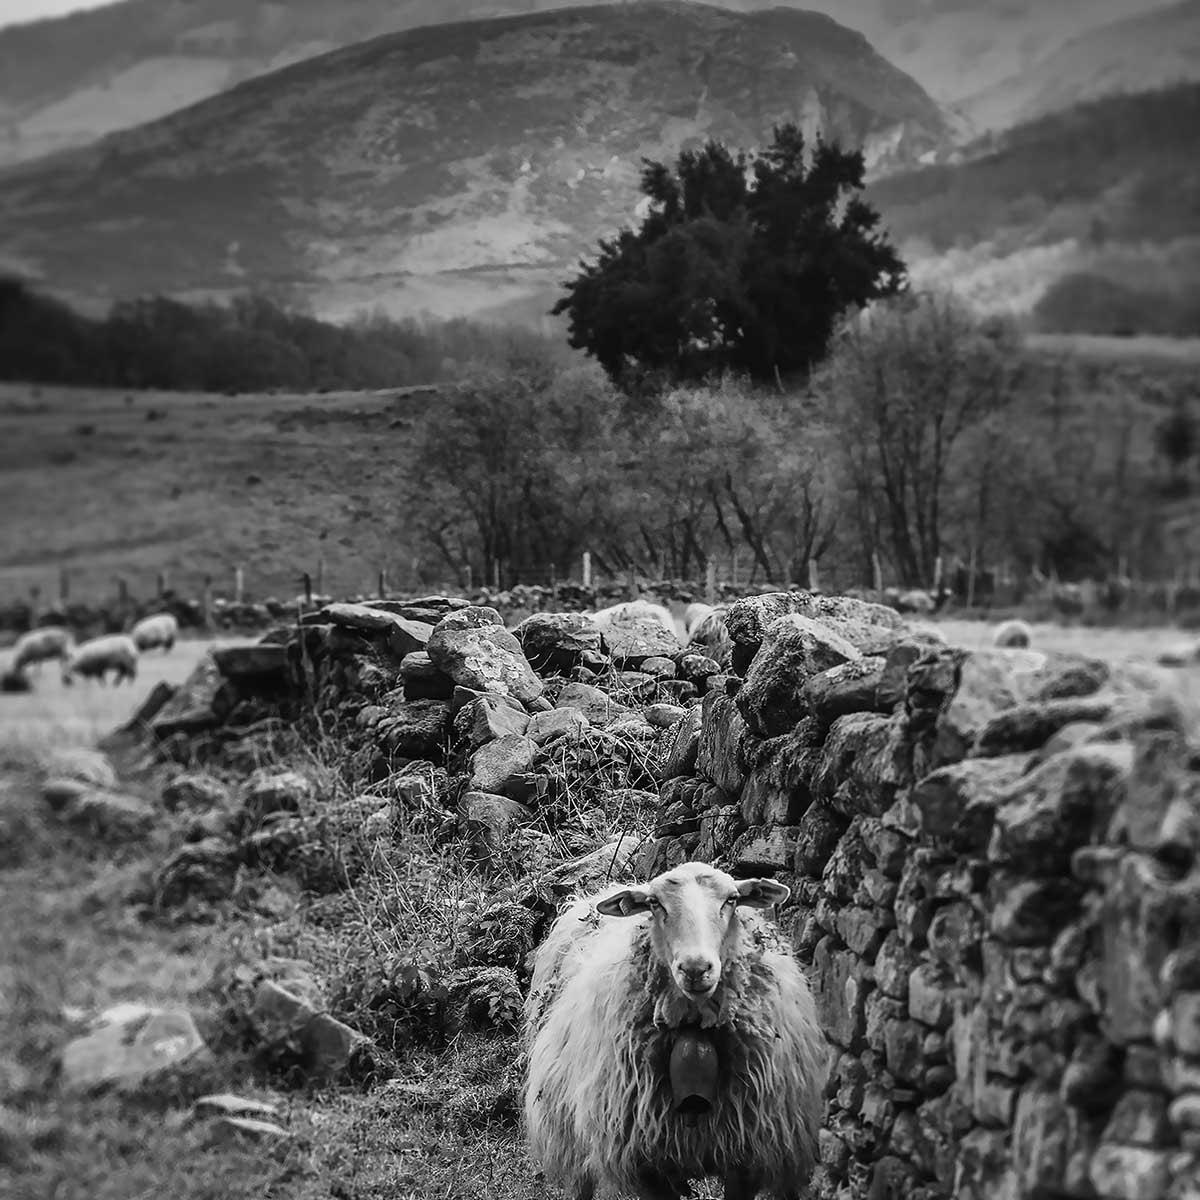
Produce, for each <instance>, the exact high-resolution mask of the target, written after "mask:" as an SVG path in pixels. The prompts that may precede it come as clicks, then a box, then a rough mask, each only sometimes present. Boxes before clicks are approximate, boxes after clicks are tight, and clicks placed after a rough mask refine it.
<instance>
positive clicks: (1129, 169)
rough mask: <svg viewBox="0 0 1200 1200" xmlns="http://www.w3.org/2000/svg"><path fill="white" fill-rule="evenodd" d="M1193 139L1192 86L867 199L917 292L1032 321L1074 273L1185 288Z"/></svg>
mask: <svg viewBox="0 0 1200 1200" xmlns="http://www.w3.org/2000/svg"><path fill="white" fill-rule="evenodd" d="M1198 129H1200V84H1183V85H1179V86H1176V87H1172V88H1164V89H1160V90H1157V91H1153V92H1146V93H1143V94H1139V95H1131V96H1115V97H1109V98H1107V99H1103V100H1096V101H1093V102H1090V103H1087V104H1083V105H1079V106H1076V107H1075V108H1073V109H1071V110H1069V111H1067V112H1063V113H1056V114H1054V115H1052V116H1048V117H1044V118H1042V119H1041V120H1038V121H1035V122H1031V123H1028V124H1026V125H1023V126H1020V127H1019V128H1017V129H1014V130H1010V131H1009V132H1007V133H1006V134H1004V135H1002V136H999V137H992V138H988V139H984V140H982V141H980V142H978V143H975V144H974V145H973V146H972V147H970V148H969V150H968V151H967V152H965V153H964V156H963V159H962V161H960V162H957V163H953V164H944V165H938V166H930V167H924V168H921V169H918V170H915V171H910V172H903V173H898V174H893V175H891V176H889V177H888V178H886V179H880V180H877V181H876V182H875V183H874V184H873V185H872V187H871V188H870V198H871V200H872V202H873V203H875V204H876V205H877V206H878V207H879V208H880V209H881V210H882V212H883V214H884V219H885V224H886V225H887V227H888V228H889V230H890V231H891V233H892V235H893V236H894V237H895V238H896V239H897V241H898V242H899V243H900V244H901V246H902V248H903V250H904V252H905V254H906V257H907V259H908V261H909V262H910V264H911V265H912V266H913V267H914V272H913V273H914V277H915V278H916V279H917V280H918V282H926V283H942V284H947V285H950V286H953V287H956V288H957V289H958V290H960V291H961V292H962V293H963V294H965V295H968V296H970V297H971V298H972V299H973V300H975V301H976V302H977V303H980V304H982V305H983V306H984V307H993V308H1007V309H1014V310H1016V311H1030V310H1031V309H1032V308H1033V306H1034V305H1035V304H1036V303H1037V301H1038V300H1039V298H1040V297H1041V296H1042V294H1043V293H1044V292H1045V291H1046V289H1047V287H1048V286H1049V285H1050V284H1051V283H1053V282H1054V281H1055V280H1058V279H1061V278H1062V277H1064V276H1066V275H1070V274H1074V273H1079V272H1089V273H1094V274H1097V275H1099V276H1107V277H1111V278H1114V279H1116V280H1118V281H1120V282H1121V283H1122V284H1123V285H1129V286H1137V287H1140V288H1143V289H1149V290H1151V291H1154V290H1158V291H1160V292H1163V293H1164V294H1165V293H1171V292H1174V291H1179V290H1188V289H1194V288H1195V287H1196V285H1197V283H1198V282H1200V161H1198V160H1197V158H1196V156H1195V146H1196V132H1197V130H1198ZM1096 332H1108V331H1105V330H1097V331H1096ZM1114 332H1115V331H1114ZM1147 332H1154V330H1147Z"/></svg>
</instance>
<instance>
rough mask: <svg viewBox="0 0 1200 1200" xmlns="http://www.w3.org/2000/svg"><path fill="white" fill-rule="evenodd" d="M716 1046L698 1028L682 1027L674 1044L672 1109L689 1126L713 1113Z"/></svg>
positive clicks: (672, 1050) (716, 1064) (671, 1070)
mask: <svg viewBox="0 0 1200 1200" xmlns="http://www.w3.org/2000/svg"><path fill="white" fill-rule="evenodd" d="M718 1067H719V1063H718V1059H717V1048H716V1046H714V1045H713V1043H712V1039H711V1038H710V1037H708V1036H707V1034H705V1033H703V1032H702V1031H701V1030H699V1029H685V1030H681V1031H680V1033H679V1034H678V1035H677V1036H676V1038H675V1044H674V1045H673V1046H672V1047H671V1068H670V1074H671V1096H672V1110H673V1111H674V1112H677V1113H679V1114H681V1115H682V1117H683V1119H684V1122H685V1123H686V1124H687V1125H695V1124H696V1122H697V1121H698V1120H699V1118H700V1116H701V1114H703V1113H707V1112H711V1111H712V1107H713V1101H715V1100H716V1098H717V1078H718V1074H719V1072H718Z"/></svg>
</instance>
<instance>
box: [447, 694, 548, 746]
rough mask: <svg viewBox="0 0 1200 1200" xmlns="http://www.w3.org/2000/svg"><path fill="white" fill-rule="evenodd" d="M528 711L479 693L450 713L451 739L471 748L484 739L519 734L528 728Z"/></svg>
mask: <svg viewBox="0 0 1200 1200" xmlns="http://www.w3.org/2000/svg"><path fill="white" fill-rule="evenodd" d="M529 721H530V718H529V714H528V713H526V712H525V711H524V710H522V709H518V708H515V707H513V706H511V705H509V704H507V703H505V701H504V699H502V698H501V697H499V696H495V695H484V696H479V697H477V698H476V699H475V700H472V701H471V703H470V704H466V705H464V706H463V707H462V708H460V709H459V710H458V712H457V713H455V715H454V722H453V728H454V738H455V741H456V742H463V743H465V744H466V745H467V747H469V749H470V750H472V751H474V750H477V749H479V747H480V746H482V745H484V744H485V743H487V742H491V741H494V740H495V739H496V738H499V737H506V736H508V735H510V734H515V735H517V736H521V735H522V734H524V733H525V731H526V730H527V729H528V728H529Z"/></svg>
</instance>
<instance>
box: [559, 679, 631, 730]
mask: <svg viewBox="0 0 1200 1200" xmlns="http://www.w3.org/2000/svg"><path fill="white" fill-rule="evenodd" d="M555 708H577V709H579V711H580V712H581V713H583V715H584V716H585V717H587V719H588V721H589V722H590V723H591V724H592V725H601V726H603V725H611V724H612V723H613V722H614V721H617V720H620V719H621V718H622V717H626V716H628V715H629V711H630V710H629V709H628V708H627V707H626V706H625V705H624V704H618V703H617V702H616V701H615V700H613V699H612V698H611V697H610V696H609V695H608V693H607V692H602V691H601V690H600V689H599V688H597V687H592V685H591V684H589V683H568V684H567V686H566V687H564V688H563V689H562V691H561V692H559V694H558V700H557V701H556V702H555Z"/></svg>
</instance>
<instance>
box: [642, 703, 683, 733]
mask: <svg viewBox="0 0 1200 1200" xmlns="http://www.w3.org/2000/svg"><path fill="white" fill-rule="evenodd" d="M686 716H687V709H686V708H680V706H679V705H678V704H652V705H650V707H649V708H647V709H646V713H645V717H646V720H647V722H648V723H649V724H651V725H653V726H654V728H655V729H670V728H671V726H673V725H675V724H677V723H678V722H680V721H682V720H683V719H684V717H686Z"/></svg>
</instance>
